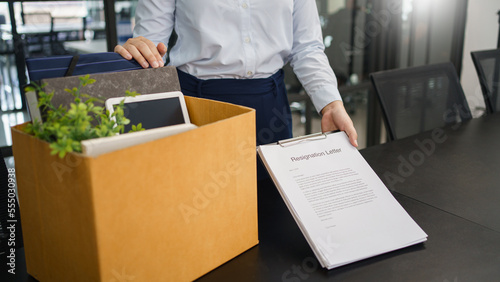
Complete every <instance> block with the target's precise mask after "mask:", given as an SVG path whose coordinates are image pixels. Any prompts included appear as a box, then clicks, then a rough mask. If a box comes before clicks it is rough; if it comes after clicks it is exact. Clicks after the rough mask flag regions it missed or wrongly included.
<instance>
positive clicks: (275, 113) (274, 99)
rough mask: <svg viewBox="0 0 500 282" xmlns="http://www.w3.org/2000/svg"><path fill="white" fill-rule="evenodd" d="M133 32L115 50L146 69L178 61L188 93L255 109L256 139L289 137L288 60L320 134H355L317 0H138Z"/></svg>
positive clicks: (354, 142) (260, 141) (354, 137)
mask: <svg viewBox="0 0 500 282" xmlns="http://www.w3.org/2000/svg"><path fill="white" fill-rule="evenodd" d="M135 17H136V24H135V27H134V32H133V38H130V39H128V40H127V41H126V42H125V43H124V44H123V45H117V46H116V47H115V49H114V51H115V52H116V53H119V54H120V55H122V56H123V57H124V58H126V59H132V58H134V59H135V60H136V61H137V62H139V63H140V64H141V65H142V66H143V67H144V68H148V67H150V66H151V67H153V68H157V67H162V66H164V58H163V57H164V56H165V54H166V53H167V46H166V45H165V43H166V42H169V39H170V36H171V34H172V31H173V30H174V27H175V34H176V35H177V41H176V43H175V45H174V46H173V47H172V48H171V50H170V53H169V60H170V61H169V64H170V65H173V66H175V67H177V70H178V74H179V81H180V84H181V90H182V92H183V93H184V94H185V95H192V96H196V97H204V98H210V99H215V100H220V101H225V102H230V103H235V104H240V105H243V106H249V107H252V108H255V109H256V128H257V132H256V135H257V144H258V145H260V144H265V143H271V142H276V141H278V140H282V139H287V138H291V137H292V129H291V126H292V122H291V114H290V107H289V104H288V100H287V96H286V87H285V84H284V81H283V77H284V76H283V70H282V68H283V66H284V65H286V64H287V63H290V65H291V66H292V68H293V70H294V73H295V74H296V75H297V77H298V79H299V80H300V82H301V84H302V85H303V86H304V88H305V90H306V92H307V93H308V94H309V96H310V97H311V100H312V102H313V104H314V106H315V108H316V110H317V111H318V112H319V113H320V114H321V116H322V118H321V129H322V131H323V132H327V131H333V130H342V131H345V132H346V133H347V135H348V136H349V140H350V142H351V144H352V145H353V146H356V147H357V146H358V144H357V136H358V135H357V133H356V129H355V128H354V125H353V122H352V120H351V118H350V117H349V115H348V114H347V112H346V110H345V108H344V105H343V103H342V99H341V96H340V93H339V91H338V89H337V81H336V78H335V75H334V73H333V70H332V68H331V67H330V65H329V63H328V58H327V57H326V55H325V53H324V45H323V40H322V34H321V25H320V21H319V15H318V11H317V7H316V1H311V0H294V1H292V0H288V1H269V0H252V1H250V0H233V1H230V0H220V1H206V0H189V1H188V0H139V2H138V4H137V7H136V14H135Z"/></svg>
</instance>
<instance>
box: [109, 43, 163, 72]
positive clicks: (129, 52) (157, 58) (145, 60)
mask: <svg viewBox="0 0 500 282" xmlns="http://www.w3.org/2000/svg"><path fill="white" fill-rule="evenodd" d="M158 48H160V50H159V49H158ZM158 48H157V47H156V46H155V44H154V43H153V42H152V41H151V40H149V39H147V38H144V37H142V36H139V37H134V38H129V39H128V40H127V42H125V44H123V45H122V46H120V45H118V46H116V47H115V50H114V51H115V52H116V53H118V54H120V55H122V57H124V58H125V59H127V60H130V59H132V58H134V59H135V60H136V61H137V62H138V63H139V64H140V65H141V66H142V67H143V68H148V67H149V66H151V67H153V68H158V67H162V66H163V56H164V55H165V53H166V49H167V47H166V46H165V44H163V43H160V44H158Z"/></svg>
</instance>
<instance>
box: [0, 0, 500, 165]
mask: <svg viewBox="0 0 500 282" xmlns="http://www.w3.org/2000/svg"><path fill="white" fill-rule="evenodd" d="M136 3H137V1H136V0H135V1H112V0H101V1H0V24H1V30H0V31H1V34H0V35H1V39H0V44H1V45H0V71H1V72H0V75H1V77H0V117H1V118H0V119H1V122H0V147H1V148H2V152H3V153H4V156H5V155H7V156H8V155H10V154H11V151H10V146H11V140H10V126H12V125H15V124H19V123H22V122H25V121H28V120H29V116H28V115H27V112H26V107H25V105H24V103H23V99H22V93H21V91H22V90H21V88H22V85H23V84H25V83H26V82H27V80H26V77H27V75H26V69H25V66H24V62H23V61H22V56H24V57H36V56H52V55H62V54H82V53H90V52H103V51H112V49H113V47H114V44H116V43H123V42H124V41H125V40H126V38H128V37H130V36H131V34H132V32H131V30H132V28H133V25H134V10H135V6H136ZM316 3H317V6H318V12H319V14H320V18H321V22H322V25H323V36H324V42H325V46H326V49H325V52H326V53H327V55H328V56H329V60H330V63H331V65H332V67H333V69H334V71H335V73H336V75H337V78H338V81H339V88H340V90H341V93H342V95H343V99H344V103H345V105H346V108H347V109H348V111H349V113H350V114H351V117H352V119H353V121H354V123H355V126H356V128H357V130H358V133H359V136H360V137H359V138H360V140H359V141H360V148H365V147H369V146H371V145H375V144H379V143H383V142H386V134H385V129H384V125H383V121H382V116H381V113H380V107H379V105H378V103H377V101H376V99H375V97H374V94H373V91H372V89H371V84H370V82H369V74H370V73H372V72H375V71H380V70H386V69H394V68H404V67H409V66H418V65H425V64H433V63H440V62H448V61H451V62H452V63H453V64H454V66H455V67H456V69H457V71H458V73H459V74H460V77H461V83H462V86H463V88H464V91H465V94H466V96H467V100H468V102H469V106H470V108H471V111H472V113H473V115H474V116H475V117H477V116H480V115H481V114H482V113H483V111H484V101H483V98H482V94H481V88H480V86H479V81H478V79H477V75H476V73H475V70H474V66H473V64H472V60H471V57H470V52H471V51H475V50H485V49H494V48H496V46H497V40H498V30H499V18H498V15H497V12H498V11H499V10H500V2H498V1H496V0H477V1H467V0H439V1H430V0H317V1H316ZM13 21H14V24H13V23H12V22H13ZM13 29H15V30H13ZM171 44H173V42H171ZM21 51H22V52H21ZM20 55H21V56H20ZM285 70H286V75H287V78H286V82H287V86H288V88H289V95H290V103H291V106H292V109H293V113H294V127H295V129H294V135H296V136H297V135H303V134H307V133H311V132H318V131H319V130H320V126H319V117H318V115H317V113H315V112H314V110H313V107H311V105H310V101H309V100H308V98H307V95H306V94H305V93H304V91H303V89H302V88H301V86H300V84H299V83H298V81H297V79H296V78H295V76H294V75H293V73H292V72H291V70H290V68H289V67H286V68H285Z"/></svg>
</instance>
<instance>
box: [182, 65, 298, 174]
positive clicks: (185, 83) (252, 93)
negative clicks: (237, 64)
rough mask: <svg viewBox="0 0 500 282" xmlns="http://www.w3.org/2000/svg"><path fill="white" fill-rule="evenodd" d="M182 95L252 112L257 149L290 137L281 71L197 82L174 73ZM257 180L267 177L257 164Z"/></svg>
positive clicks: (192, 77)
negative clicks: (228, 104) (235, 105)
mask: <svg viewBox="0 0 500 282" xmlns="http://www.w3.org/2000/svg"><path fill="white" fill-rule="evenodd" d="M177 73H178V76H179V82H180V84H181V90H182V93H183V94H184V95H188V96H194V97H200V98H207V99H212V100H217V101H222V102H228V103H233V104H237V105H241V106H246V107H250V108H253V109H255V114H256V131H257V132H256V136H257V145H262V144H268V143H272V142H277V141H279V140H283V139H287V138H291V137H292V116H291V114H290V105H289V103H288V98H287V92H286V87H285V82H284V73H283V70H279V71H278V72H276V73H275V74H273V75H272V76H270V77H268V78H257V79H226V78H223V79H208V80H202V79H198V78H196V77H194V76H192V75H190V74H187V73H185V72H182V71H180V70H177ZM257 174H258V178H259V179H264V178H266V177H267V173H266V171H265V170H264V169H263V167H262V165H261V164H260V163H259V164H258V166H257Z"/></svg>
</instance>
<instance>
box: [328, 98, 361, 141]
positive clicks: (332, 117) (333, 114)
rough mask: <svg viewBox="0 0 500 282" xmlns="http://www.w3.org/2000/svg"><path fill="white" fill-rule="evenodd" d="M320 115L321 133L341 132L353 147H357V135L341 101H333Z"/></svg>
mask: <svg viewBox="0 0 500 282" xmlns="http://www.w3.org/2000/svg"><path fill="white" fill-rule="evenodd" d="M321 114H322V115H323V117H322V118H321V131H323V132H328V131H333V130H341V131H345V133H347V136H349V141H350V142H351V144H352V145H353V146H354V147H358V133H357V132H356V129H355V128H354V125H353V123H352V120H351V118H350V117H349V115H348V114H347V112H346V110H345V108H344V104H343V103H342V101H333V102H331V103H330V104H328V105H326V106H325V107H324V108H323V109H322V110H321Z"/></svg>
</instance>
